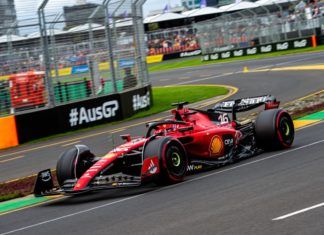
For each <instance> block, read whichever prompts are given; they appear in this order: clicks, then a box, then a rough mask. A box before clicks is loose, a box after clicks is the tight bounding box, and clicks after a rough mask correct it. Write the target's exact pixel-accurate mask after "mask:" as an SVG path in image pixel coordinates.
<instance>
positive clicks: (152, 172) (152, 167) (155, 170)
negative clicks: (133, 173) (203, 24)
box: [148, 160, 157, 174]
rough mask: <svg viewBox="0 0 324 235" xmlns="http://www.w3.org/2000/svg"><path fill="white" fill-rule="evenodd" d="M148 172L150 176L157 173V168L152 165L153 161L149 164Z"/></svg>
mask: <svg viewBox="0 0 324 235" xmlns="http://www.w3.org/2000/svg"><path fill="white" fill-rule="evenodd" d="M148 172H149V173H150V174H155V173H156V172H157V166H156V165H155V164H154V162H153V160H151V162H150V166H149V168H148Z"/></svg>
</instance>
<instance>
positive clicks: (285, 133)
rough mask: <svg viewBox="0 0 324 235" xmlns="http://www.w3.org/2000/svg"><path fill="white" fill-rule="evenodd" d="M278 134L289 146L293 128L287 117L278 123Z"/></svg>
mask: <svg viewBox="0 0 324 235" xmlns="http://www.w3.org/2000/svg"><path fill="white" fill-rule="evenodd" d="M279 132H280V134H281V137H282V140H283V142H284V143H286V144H291V143H292V139H293V136H294V133H293V126H292V124H291V122H290V120H289V119H288V118H287V117H283V118H281V119H280V122H279Z"/></svg>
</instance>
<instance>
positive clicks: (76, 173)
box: [56, 145, 94, 186]
mask: <svg viewBox="0 0 324 235" xmlns="http://www.w3.org/2000/svg"><path fill="white" fill-rule="evenodd" d="M93 159H94V155H93V154H92V153H91V152H90V150H89V148H88V147H87V146H85V145H76V146H74V147H73V148H70V149H68V150H66V151H65V152H63V153H62V154H61V156H60V157H59V160H58V161H57V164H56V175H57V181H58V183H59V185H60V186H63V184H64V181H65V180H69V179H78V178H80V177H81V176H82V174H83V173H84V172H85V171H86V170H88V169H89V168H90V167H91V166H92V164H93Z"/></svg>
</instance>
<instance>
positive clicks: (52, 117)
mask: <svg viewBox="0 0 324 235" xmlns="http://www.w3.org/2000/svg"><path fill="white" fill-rule="evenodd" d="M151 104H152V92H151V86H150V85H148V86H145V87H143V88H139V89H136V90H131V91H128V92H124V93H120V94H112V95H106V96H101V97H99V98H93V99H89V100H84V101H80V102H76V103H71V104H65V105H61V106H57V107H54V108H50V109H46V110H42V111H36V112H31V113H25V114H18V115H16V117H15V118H16V126H17V136H18V140H19V144H22V143H25V142H27V141H30V140H34V139H38V138H42V137H46V136H50V135H54V134H59V133H64V132H69V131H73V130H77V129H81V128H85V127H90V126H95V125H98V124H103V123H109V122H113V121H117V120H122V119H125V118H127V117H130V116H132V115H133V114H135V113H137V112H139V111H141V110H144V109H148V108H150V107H151Z"/></svg>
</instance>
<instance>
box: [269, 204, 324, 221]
mask: <svg viewBox="0 0 324 235" xmlns="http://www.w3.org/2000/svg"><path fill="white" fill-rule="evenodd" d="M322 206H324V203H320V204H317V205H314V206H311V207H307V208H305V209H302V210H299V211H295V212H292V213H289V214H286V215H283V216H280V217H277V218H274V219H272V220H283V219H286V218H289V217H292V216H294V215H298V214H301V213H304V212H306V211H310V210H314V209H316V208H318V207H322Z"/></svg>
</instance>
